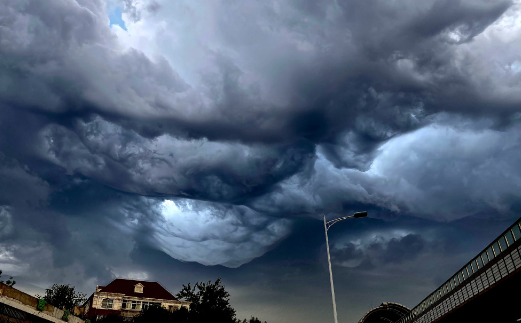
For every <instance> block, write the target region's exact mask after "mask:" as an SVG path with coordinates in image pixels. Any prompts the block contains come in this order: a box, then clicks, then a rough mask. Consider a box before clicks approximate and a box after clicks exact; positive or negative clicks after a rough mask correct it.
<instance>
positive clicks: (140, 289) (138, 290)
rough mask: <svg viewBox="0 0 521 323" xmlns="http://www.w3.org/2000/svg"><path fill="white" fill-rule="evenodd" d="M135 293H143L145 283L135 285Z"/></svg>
mask: <svg viewBox="0 0 521 323" xmlns="http://www.w3.org/2000/svg"><path fill="white" fill-rule="evenodd" d="M134 293H143V285H141V284H136V285H134Z"/></svg>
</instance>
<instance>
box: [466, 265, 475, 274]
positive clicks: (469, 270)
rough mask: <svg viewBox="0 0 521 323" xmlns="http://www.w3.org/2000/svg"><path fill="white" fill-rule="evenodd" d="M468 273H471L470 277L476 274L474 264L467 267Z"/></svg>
mask: <svg viewBox="0 0 521 323" xmlns="http://www.w3.org/2000/svg"><path fill="white" fill-rule="evenodd" d="M467 271H468V272H469V276H472V274H473V273H474V270H472V264H469V265H468V266H467Z"/></svg>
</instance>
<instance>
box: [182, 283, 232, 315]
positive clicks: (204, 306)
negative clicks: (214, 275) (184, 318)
mask: <svg viewBox="0 0 521 323" xmlns="http://www.w3.org/2000/svg"><path fill="white" fill-rule="evenodd" d="M176 297H177V298H179V299H181V300H184V301H188V302H191V304H190V311H189V312H188V313H189V315H188V318H189V322H191V323H192V322H193V323H203V322H204V323H206V322H212V323H236V322H237V320H236V318H235V309H233V307H231V305H230V294H229V293H228V292H227V291H226V290H225V289H224V286H223V285H221V279H220V278H218V279H217V280H216V281H215V282H214V283H212V282H211V281H208V282H207V283H196V284H195V285H194V287H191V285H190V284H188V285H183V288H182V289H181V291H180V292H179V293H177V294H176Z"/></svg>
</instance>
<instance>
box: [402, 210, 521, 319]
mask: <svg viewBox="0 0 521 323" xmlns="http://www.w3.org/2000/svg"><path fill="white" fill-rule="evenodd" d="M520 220H521V218H520V219H518V220H517V222H516V223H515V224H513V225H512V226H510V227H509V228H508V229H507V230H505V231H504V232H503V233H502V234H501V235H500V236H499V237H498V238H497V239H495V240H494V242H492V243H491V244H489V245H488V246H487V247H486V248H485V249H484V250H483V251H482V252H481V253H479V255H478V256H476V257H475V258H474V259H472V260H471V261H469V262H468V263H467V264H466V265H465V266H463V267H462V268H461V269H460V270H459V271H457V272H456V274H454V275H453V276H452V277H451V278H450V279H448V280H447V281H446V282H445V283H444V284H442V285H441V286H440V287H439V288H438V289H436V290H435V291H434V292H432V293H431V294H430V295H429V296H427V297H426V298H425V299H424V300H423V301H422V302H420V304H418V305H417V306H416V307H414V308H413V309H412V310H411V312H410V313H409V314H408V315H406V316H404V317H402V318H401V319H400V320H398V321H397V323H412V322H418V323H430V322H434V321H436V320H437V319H439V318H440V317H442V316H444V315H445V314H447V313H449V312H451V311H452V310H454V309H455V308H457V307H459V306H461V305H463V304H464V303H466V302H467V301H469V300H470V299H471V298H473V297H475V296H477V295H479V294H481V293H483V292H484V291H486V290H487V289H488V288H490V287H492V286H493V285H494V284H496V283H497V282H499V281H500V280H502V279H504V278H506V277H507V276H509V275H510V274H511V273H513V272H515V271H516V270H519V269H520V268H521V221H520Z"/></svg>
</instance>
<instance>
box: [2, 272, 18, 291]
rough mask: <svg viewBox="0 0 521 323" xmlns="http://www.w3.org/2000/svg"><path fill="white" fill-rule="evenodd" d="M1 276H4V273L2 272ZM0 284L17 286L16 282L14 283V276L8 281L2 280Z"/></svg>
mask: <svg viewBox="0 0 521 323" xmlns="http://www.w3.org/2000/svg"><path fill="white" fill-rule="evenodd" d="M0 276H2V271H1V270H0ZM0 283H3V284H6V285H7V286H9V287H13V286H14V284H16V281H14V279H13V276H11V277H9V279H8V280H7V281H5V282H4V281H3V280H0Z"/></svg>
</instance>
